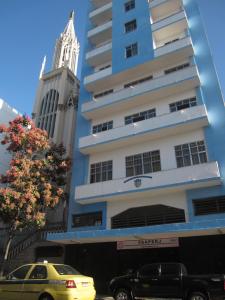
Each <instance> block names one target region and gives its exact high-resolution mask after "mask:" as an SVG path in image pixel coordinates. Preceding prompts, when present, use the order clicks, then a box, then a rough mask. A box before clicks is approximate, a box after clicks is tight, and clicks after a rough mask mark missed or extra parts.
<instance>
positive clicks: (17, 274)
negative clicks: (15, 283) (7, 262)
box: [7, 265, 31, 280]
mask: <svg viewBox="0 0 225 300" xmlns="http://www.w3.org/2000/svg"><path fill="white" fill-rule="evenodd" d="M30 268H31V266H30V265H26V266H22V267H21V268H19V269H17V270H16V271H14V272H13V273H11V274H9V276H7V279H10V280H12V279H24V278H25V277H26V275H27V273H28V271H29V270H30Z"/></svg>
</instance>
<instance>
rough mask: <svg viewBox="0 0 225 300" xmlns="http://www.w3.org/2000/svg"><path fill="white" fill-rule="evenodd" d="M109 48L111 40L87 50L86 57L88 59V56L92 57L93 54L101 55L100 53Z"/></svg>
mask: <svg viewBox="0 0 225 300" xmlns="http://www.w3.org/2000/svg"><path fill="white" fill-rule="evenodd" d="M109 50H112V42H111V43H107V44H106V45H103V46H101V47H98V48H95V49H93V50H91V51H89V52H87V54H86V59H87V60H88V59H90V58H93V57H94V56H97V55H102V53H104V52H106V51H109Z"/></svg>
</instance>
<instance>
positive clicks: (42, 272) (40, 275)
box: [29, 266, 48, 279]
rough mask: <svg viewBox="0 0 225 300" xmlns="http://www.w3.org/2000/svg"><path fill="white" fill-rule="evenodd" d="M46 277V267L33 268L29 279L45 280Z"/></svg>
mask: <svg viewBox="0 0 225 300" xmlns="http://www.w3.org/2000/svg"><path fill="white" fill-rule="evenodd" d="M47 277H48V276H47V268H46V266H35V267H34V269H33V271H32V272H31V274H30V277H29V279H46V278H47Z"/></svg>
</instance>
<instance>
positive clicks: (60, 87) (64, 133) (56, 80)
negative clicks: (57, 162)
mask: <svg viewBox="0 0 225 300" xmlns="http://www.w3.org/2000/svg"><path fill="white" fill-rule="evenodd" d="M78 58H79V43H78V40H77V37H76V34H75V30H74V12H71V13H70V16H69V21H68V23H67V25H66V27H65V29H64V31H63V33H61V34H60V37H59V38H58V39H57V41H56V45H55V52H54V57H53V63H52V70H51V71H50V72H47V73H45V72H44V69H45V63H46V57H45V58H44V60H43V64H42V68H41V71H40V76H39V86H38V90H37V95H36V100H35V104H34V109H33V114H32V116H33V119H34V121H35V123H36V126H37V127H39V128H41V129H45V130H46V131H47V132H48V134H49V137H50V138H51V139H52V140H53V141H54V142H55V143H57V144H59V143H63V145H64V147H65V148H66V149H67V153H68V154H69V155H72V147H73V143H74V136H75V125H74V124H75V123H76V110H77V105H78V94H79V80H78V79H77V77H76V75H77V63H78Z"/></svg>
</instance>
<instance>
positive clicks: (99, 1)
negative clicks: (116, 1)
mask: <svg viewBox="0 0 225 300" xmlns="http://www.w3.org/2000/svg"><path fill="white" fill-rule="evenodd" d="M91 2H92V4H93V5H94V6H95V7H101V6H104V5H105V4H107V3H110V2H112V0H91Z"/></svg>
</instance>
